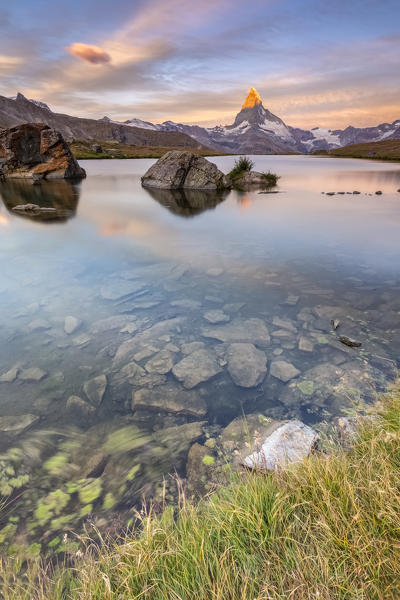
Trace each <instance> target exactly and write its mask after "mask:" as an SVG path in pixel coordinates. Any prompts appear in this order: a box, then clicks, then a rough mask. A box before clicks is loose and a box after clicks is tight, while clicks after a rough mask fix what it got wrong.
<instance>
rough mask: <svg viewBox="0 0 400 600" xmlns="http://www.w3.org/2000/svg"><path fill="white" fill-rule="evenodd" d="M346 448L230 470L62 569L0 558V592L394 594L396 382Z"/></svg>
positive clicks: (399, 465) (221, 596)
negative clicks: (209, 488) (259, 468)
mask: <svg viewBox="0 0 400 600" xmlns="http://www.w3.org/2000/svg"><path fill="white" fill-rule="evenodd" d="M379 412H380V414H381V419H379V420H375V421H373V422H370V423H369V425H368V426H367V427H365V428H364V429H363V430H362V432H361V435H360V439H359V441H358V443H357V444H356V445H355V447H354V448H353V450H351V451H350V452H346V451H344V450H341V449H338V448H337V447H336V446H335V447H334V448H335V449H333V450H332V452H330V453H329V454H318V455H315V456H313V457H312V458H310V459H308V460H307V461H305V462H303V463H302V464H300V465H297V466H295V467H294V468H292V469H291V471H290V472H287V473H279V474H272V475H268V476H265V475H257V474H251V473H247V474H244V475H236V476H233V478H232V482H231V483H230V485H229V486H225V487H221V488H220V489H219V491H218V492H216V493H214V495H212V496H211V497H210V498H209V499H208V500H204V501H203V502H202V503H200V504H199V505H197V506H196V507H195V506H192V505H190V504H188V503H185V502H184V500H182V506H181V509H180V511H179V513H178V515H177V518H176V519H174V518H173V514H172V513H171V511H170V510H167V511H166V512H165V513H164V514H163V516H162V517H155V518H152V519H150V518H147V516H146V515H143V516H142V521H143V532H142V534H141V535H140V536H138V537H133V536H132V537H130V538H129V539H126V540H121V541H120V542H118V543H114V544H113V545H110V546H107V545H104V546H103V547H102V548H101V549H100V551H98V550H96V549H95V548H93V547H92V548H91V547H90V544H88V547H87V550H86V552H85V554H84V555H83V556H82V557H80V558H77V559H76V566H75V568H74V569H66V568H60V569H59V570H56V571H55V572H51V571H50V570H49V569H47V571H46V570H44V569H43V567H42V566H41V565H40V563H38V562H37V561H32V562H30V563H29V565H28V570H27V572H26V576H25V578H22V580H20V579H18V576H17V575H16V574H17V572H18V569H19V567H20V565H19V564H18V561H17V560H15V559H13V558H8V559H5V560H4V561H3V564H2V565H0V566H1V573H0V581H1V580H2V581H1V584H2V587H1V589H2V593H3V596H2V598H4V600H11V599H13V600H14V599H16V598H18V600H20V599H21V600H22V599H23V600H28V599H29V600H39V599H40V600H43V599H44V598H46V600H47V599H49V600H50V599H51V600H61V599H63V600H67V599H70V600H111V599H112V600H128V599H129V600H134V599H135V600H136V599H137V600H139V599H140V600H142V599H143V600H266V599H273V600H278V599H279V600H284V599H285V600H287V599H293V600H303V599H304V600H305V599H314V598H315V599H316V598H318V599H321V600H333V599H335V600H336V599H340V600H372V599H377V600H379V599H398V598H399V597H400V393H399V392H398V391H397V392H392V393H391V394H388V395H387V396H385V397H384V398H383V399H382V408H381V410H380V411H379Z"/></svg>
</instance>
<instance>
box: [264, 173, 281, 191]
mask: <svg viewBox="0 0 400 600" xmlns="http://www.w3.org/2000/svg"><path fill="white" fill-rule="evenodd" d="M262 178H263V180H264V181H265V185H267V186H268V187H272V186H274V185H276V184H277V183H278V179H279V175H275V173H271V172H270V171H268V172H267V173H263V174H262Z"/></svg>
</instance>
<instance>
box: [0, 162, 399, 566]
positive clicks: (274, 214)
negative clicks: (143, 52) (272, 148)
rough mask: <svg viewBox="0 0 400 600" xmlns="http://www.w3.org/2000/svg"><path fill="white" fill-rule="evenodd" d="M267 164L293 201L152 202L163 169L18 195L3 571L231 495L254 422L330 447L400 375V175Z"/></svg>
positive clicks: (3, 407) (0, 297) (283, 195)
mask: <svg viewBox="0 0 400 600" xmlns="http://www.w3.org/2000/svg"><path fill="white" fill-rule="evenodd" d="M252 159H253V160H254V162H255V169H256V170H258V171H271V172H273V173H276V174H277V175H279V176H280V179H279V182H278V186H277V187H276V188H272V189H270V190H258V189H256V190H253V191H230V192H228V193H224V194H216V193H214V194H213V193H206V192H201V191H192V192H187V191H186V192H182V191H174V192H170V191H165V190H152V191H148V190H145V189H142V187H141V183H140V177H141V175H143V174H144V173H145V171H146V170H147V169H148V167H149V166H150V165H151V164H152V162H153V161H152V160H147V159H137V160H108V161H107V160H102V161H101V160H93V161H81V163H80V164H81V165H82V166H83V167H84V168H85V169H86V171H87V179H85V180H83V181H82V182H81V183H79V184H73V183H68V182H66V181H62V182H58V183H55V182H54V183H50V182H48V183H43V184H41V185H32V184H31V183H26V182H23V181H12V182H8V183H4V182H3V183H1V184H0V197H1V199H2V202H0V252H1V256H2V257H3V258H2V261H3V264H2V268H1V271H0V336H1V344H0V495H1V498H2V500H1V502H2V510H1V513H0V544H1V551H2V552H3V553H8V554H13V553H18V552H22V553H25V555H28V556H29V555H30V556H33V555H37V554H39V553H41V554H43V555H46V554H47V555H54V554H60V555H65V553H67V554H68V553H72V554H73V553H74V552H77V551H78V550H79V547H80V541H79V535H81V534H83V533H84V532H88V533H89V535H93V536H96V533H95V532H96V531H97V532H101V535H103V536H104V535H111V536H114V535H118V534H119V533H121V532H123V531H125V530H126V528H127V527H129V526H131V525H134V524H135V519H136V515H137V511H140V510H141V507H142V504H143V502H150V501H152V502H154V503H155V505H156V507H157V506H164V505H165V504H167V505H168V504H171V505H173V504H174V503H176V498H177V488H178V487H179V486H178V485H177V479H178V478H179V479H180V480H181V481H182V483H181V485H182V486H183V489H185V493H186V494H187V495H188V496H191V494H194V495H196V493H198V492H199V489H198V488H199V485H200V488H203V491H205V492H207V491H208V490H209V489H211V487H212V482H213V481H214V479H215V478H214V476H213V470H214V469H216V468H217V466H218V465H219V466H221V465H224V464H228V465H229V464H230V462H231V460H232V459H233V457H234V454H235V452H236V450H235V448H236V446H235V444H236V443H237V440H238V438H240V436H242V435H243V431H242V430H243V422H244V421H243V416H244V415H246V417H247V420H248V422H249V423H250V424H252V427H253V430H254V427H255V428H257V424H259V426H260V428H262V426H263V424H264V423H269V422H270V421H271V420H285V419H292V418H299V419H301V420H302V421H304V422H305V423H307V424H311V425H313V426H314V427H315V428H316V429H317V430H320V431H326V430H327V428H329V424H330V423H332V422H333V421H334V419H335V417H337V416H339V415H346V414H355V413H357V412H359V411H361V412H362V411H363V410H364V409H365V406H366V405H368V404H370V403H372V402H374V400H376V398H377V394H379V393H380V392H382V391H384V390H385V389H386V388H387V387H388V386H390V384H391V382H392V381H393V380H394V379H395V378H396V377H397V369H398V366H399V357H400V193H399V188H400V165H399V164H396V163H384V162H378V161H362V160H355V159H338V158H326V157H306V156H254V157H252ZM211 160H212V161H213V162H215V163H216V164H217V165H218V167H219V168H220V169H221V170H223V171H224V172H226V173H227V172H228V171H229V170H230V169H231V168H232V166H233V163H234V160H235V157H233V156H232V157H231V156H225V157H216V158H211ZM376 191H381V192H382V193H381V194H376V193H375V192H376ZM322 192H324V193H322ZM329 192H335V194H334V195H328V194H327V193H329ZM353 192H360V193H353ZM26 203H34V204H38V205H40V206H42V207H48V208H53V209H55V210H52V211H47V212H41V213H40V214H38V215H35V214H31V215H27V214H18V213H17V212H16V211H13V207H15V206H17V205H21V204H26ZM332 321H333V322H334V325H333V326H332ZM341 336H346V337H349V338H353V339H354V340H356V341H357V342H358V343H361V345H360V346H357V347H349V346H347V345H345V344H343V343H342V342H341V341H340V339H339V338H340V337H341ZM249 357H250V358H249ZM253 359H254V360H253ZM265 359H266V367H265ZM249 361H250V363H251V364H250V366H249ZM252 361H253V362H252ZM243 366H244V367H245V368H243ZM253 367H254V368H253ZM249 370H250V373H249ZM194 444H197V446H196V448H197V450H198V451H197V454H196V453H193V452H191V460H190V465H188V453H189V451H190V448H191V447H192V446H193V445H194ZM199 444H200V447H199ZM196 456H198V457H199V458H198V460H197V462H196ZM190 469H191V470H192V471H194V473H193V472H192V474H191V473H190V472H189V471H190ZM196 475H201V480H200V484H199V481H197V484H199V485H197V484H196V483H194V484H192V487H191V481H192V482H193V481H194V482H196ZM213 478H214V479H213ZM196 485H197V487H196ZM193 486H194V487H193Z"/></svg>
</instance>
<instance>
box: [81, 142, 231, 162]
mask: <svg viewBox="0 0 400 600" xmlns="http://www.w3.org/2000/svg"><path fill="white" fill-rule="evenodd" d="M69 146H70V148H71V151H72V153H73V155H74V156H75V158H76V159H77V160H86V159H112V158H160V156H163V154H165V153H166V152H169V151H170V150H188V151H190V152H194V153H195V154H200V155H201V156H219V153H214V152H213V151H212V150H209V149H208V148H183V147H179V148H178V147H176V148H172V147H169V148H166V147H161V146H157V147H152V146H130V145H128V144H120V143H118V142H87V141H75V142H72V143H71V144H70V145H69ZM96 147H97V150H96Z"/></svg>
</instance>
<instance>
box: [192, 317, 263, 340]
mask: <svg viewBox="0 0 400 600" xmlns="http://www.w3.org/2000/svg"><path fill="white" fill-rule="evenodd" d="M201 333H202V335H203V336H204V337H206V338H213V339H216V340H219V341H221V342H229V343H231V342H244V343H250V344H254V345H256V346H261V347H265V346H269V344H270V341H271V340H270V336H269V332H268V328H267V326H266V324H265V322H264V321H263V320H262V319H259V318H252V319H242V318H236V319H233V320H232V321H231V322H230V323H227V324H226V325H218V326H215V327H204V328H203V329H202V332H201Z"/></svg>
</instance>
